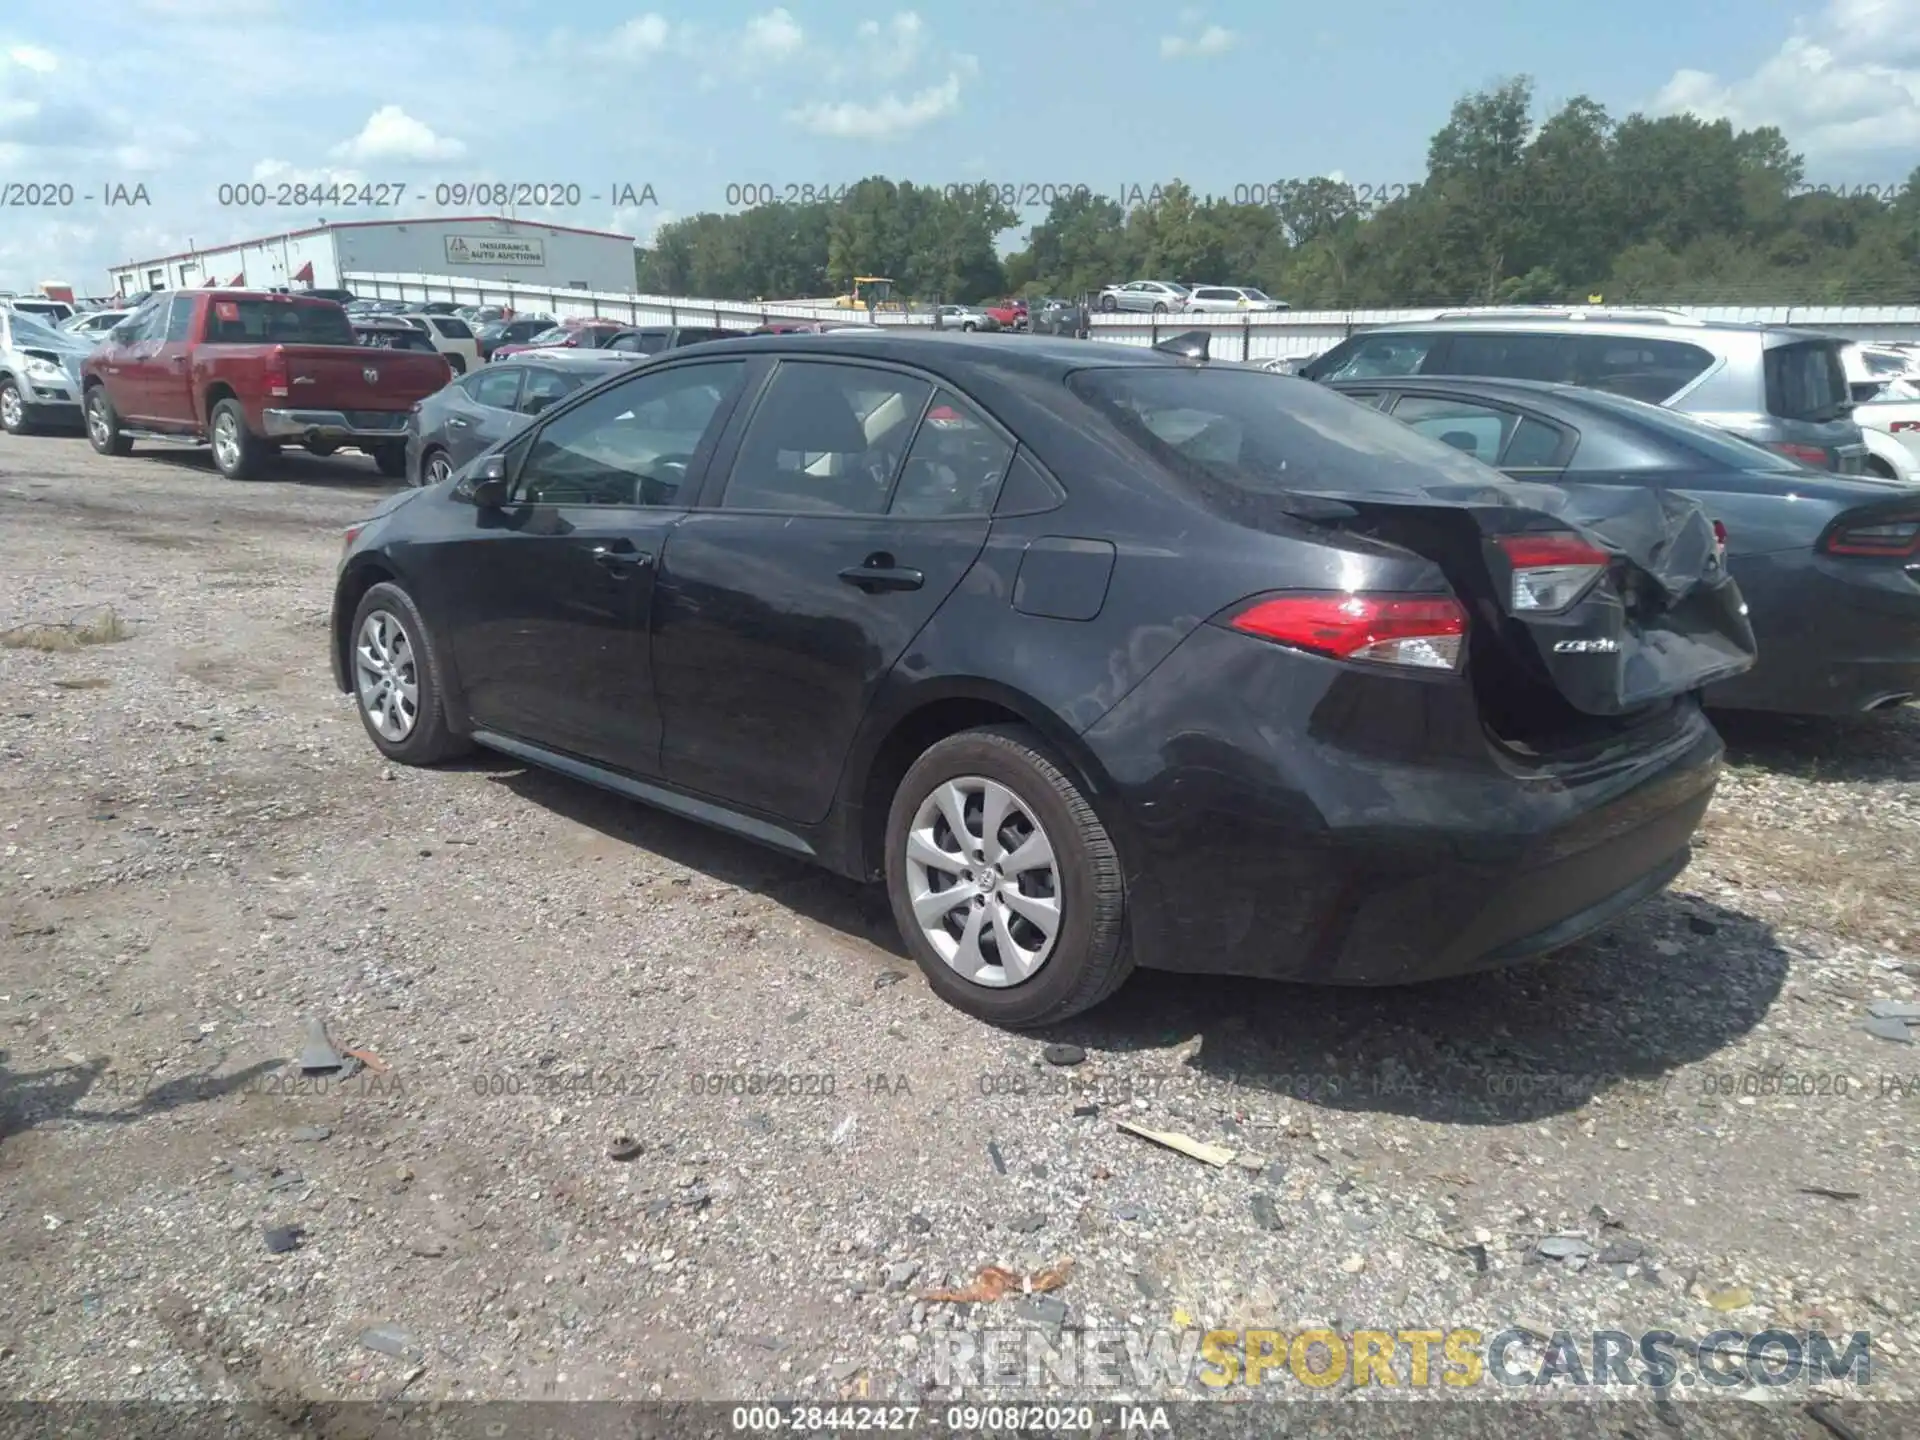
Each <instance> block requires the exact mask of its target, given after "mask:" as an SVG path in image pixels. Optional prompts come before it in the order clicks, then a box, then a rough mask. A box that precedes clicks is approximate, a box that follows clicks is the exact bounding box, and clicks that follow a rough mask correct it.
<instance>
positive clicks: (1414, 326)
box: [1353, 312, 1818, 344]
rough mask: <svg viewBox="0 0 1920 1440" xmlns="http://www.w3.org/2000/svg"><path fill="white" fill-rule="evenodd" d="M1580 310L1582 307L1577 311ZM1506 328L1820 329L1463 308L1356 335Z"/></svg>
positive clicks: (1810, 335) (1596, 331) (1642, 336)
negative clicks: (1456, 312)
mask: <svg viewBox="0 0 1920 1440" xmlns="http://www.w3.org/2000/svg"><path fill="white" fill-rule="evenodd" d="M1574 313H1577V312H1574ZM1502 330H1506V331H1515V332H1525V333H1527V334H1537V335H1589V334H1591V335H1615V336H1625V337H1629V338H1631V339H1635V340H1676V341H1679V342H1680V343H1682V344H1685V343H1686V341H1687V338H1688V337H1689V336H1696V335H1729V336H1730V335H1760V336H1763V337H1766V338H1768V339H1779V340H1808V339H1814V338H1818V337H1817V336H1816V335H1815V333H1814V332H1812V331H1807V330H1801V329H1796V328H1791V327H1788V326H1785V325H1762V324H1758V323H1752V322H1748V321H1742V320H1695V319H1692V318H1690V317H1680V318H1676V319H1671V320H1658V319H1652V318H1648V319H1639V320H1633V319H1611V318H1605V317H1589V316H1579V317H1578V318H1567V316H1566V314H1564V313H1562V312H1555V313H1554V314H1551V315H1513V316H1506V315H1496V314H1492V313H1489V312H1463V313H1461V314H1459V315H1457V316H1455V317H1454V318H1453V319H1451V320H1395V321H1389V322H1388V323H1387V324H1384V325H1373V326H1369V327H1368V328H1367V329H1365V330H1362V331H1360V332H1358V333H1357V334H1356V335H1355V336H1354V337H1353V338H1355V339H1356V340H1357V339H1364V338H1365V337H1366V336H1368V335H1419V334H1427V333H1431V332H1433V331H1447V332H1450V333H1459V332H1463V331H1465V332H1473V333H1481V332H1495V333H1497V332H1499V331H1502Z"/></svg>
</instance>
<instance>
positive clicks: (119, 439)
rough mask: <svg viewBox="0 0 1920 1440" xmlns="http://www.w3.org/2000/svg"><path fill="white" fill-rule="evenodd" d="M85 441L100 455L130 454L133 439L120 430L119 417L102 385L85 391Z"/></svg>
mask: <svg viewBox="0 0 1920 1440" xmlns="http://www.w3.org/2000/svg"><path fill="white" fill-rule="evenodd" d="M86 411H87V443H88V444H89V445H91V446H93V448H94V450H95V452H96V453H98V454H101V455H131V454H132V453H133V441H132V440H130V439H128V438H127V436H125V435H124V434H122V433H121V431H120V417H119V415H118V414H116V413H115V412H114V408H113V401H111V400H109V399H108V398H107V391H106V387H105V386H104V385H95V386H94V387H93V388H92V389H91V390H89V391H87V402H86Z"/></svg>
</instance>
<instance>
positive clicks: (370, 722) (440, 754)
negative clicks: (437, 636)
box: [347, 581, 473, 765]
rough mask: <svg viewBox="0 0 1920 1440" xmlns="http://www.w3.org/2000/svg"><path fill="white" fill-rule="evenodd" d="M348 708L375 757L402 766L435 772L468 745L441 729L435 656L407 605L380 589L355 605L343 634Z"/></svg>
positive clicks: (387, 586) (404, 598)
mask: <svg viewBox="0 0 1920 1440" xmlns="http://www.w3.org/2000/svg"><path fill="white" fill-rule="evenodd" d="M348 634H349V636H350V640H349V643H350V645H351V647H352V648H351V649H350V650H349V651H348V654H347V672H348V674H349V675H350V676H351V677H352V679H353V697H354V701H355V708H357V709H358V710H359V712H360V723H361V724H362V725H364V726H366V729H367V737H368V738H369V739H371V740H372V741H373V743H374V746H375V748H377V749H378V750H379V751H380V753H381V754H382V755H384V756H386V757H387V758H388V759H389V760H396V761H398V762H399V763H400V764H402V765H434V764H437V763H439V762H440V761H442V760H450V759H452V758H453V757H454V756H456V755H462V754H465V753H466V752H467V751H468V750H471V749H472V748H473V746H472V742H470V741H468V740H467V739H465V738H464V737H462V736H459V735H455V734H454V733H453V732H452V731H451V730H449V729H448V728H447V717H446V711H445V707H444V706H443V705H442V703H441V695H442V693H443V691H442V686H441V679H440V677H441V675H442V674H443V673H445V672H444V671H443V670H442V669H441V666H440V656H439V652H438V650H436V649H435V647H434V643H433V637H432V636H431V635H430V634H429V633H428V631H427V622H426V620H425V619H424V618H423V617H422V616H421V614H420V610H419V607H418V606H416V605H415V604H414V603H413V597H412V596H411V595H409V594H407V592H406V591H405V590H402V589H401V588H400V587H399V586H398V585H395V584H393V583H391V582H390V581H382V582H381V583H380V584H378V585H375V586H374V587H373V588H372V589H370V590H368V591H367V593H366V594H365V595H363V596H361V597H360V603H359V605H358V606H356V607H355V609H354V612H353V628H352V630H350V631H349V632H348Z"/></svg>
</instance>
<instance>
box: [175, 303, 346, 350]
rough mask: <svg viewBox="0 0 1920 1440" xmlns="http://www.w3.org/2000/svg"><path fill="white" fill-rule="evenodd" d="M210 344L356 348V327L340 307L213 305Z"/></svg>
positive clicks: (317, 304) (271, 304) (294, 304)
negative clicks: (351, 346)
mask: <svg viewBox="0 0 1920 1440" xmlns="http://www.w3.org/2000/svg"><path fill="white" fill-rule="evenodd" d="M209 309H210V314H209V315H208V319H207V336H206V340H205V342H204V343H206V344H208V345H355V344H358V343H359V342H358V341H357V340H356V339H355V338H354V333H353V326H352V324H351V323H349V321H348V320H347V312H346V311H344V310H342V309H341V308H340V307H339V306H338V305H328V304H321V303H313V304H305V305H303V304H300V303H298V302H288V301H285V300H221V299H218V298H216V299H214V300H213V301H212V302H211V303H210V307H209Z"/></svg>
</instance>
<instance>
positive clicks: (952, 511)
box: [887, 390, 1013, 516]
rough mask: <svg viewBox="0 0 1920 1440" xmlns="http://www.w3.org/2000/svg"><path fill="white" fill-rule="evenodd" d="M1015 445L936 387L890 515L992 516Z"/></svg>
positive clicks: (891, 506) (895, 494)
mask: <svg viewBox="0 0 1920 1440" xmlns="http://www.w3.org/2000/svg"><path fill="white" fill-rule="evenodd" d="M1012 459H1013V446H1011V445H1009V444H1008V443H1007V442H1006V440H1004V439H1003V438H1002V437H1001V435H1000V433H999V431H997V430H995V429H994V428H993V427H992V426H991V425H989V424H987V422H986V421H985V420H983V419H981V418H980V416H979V414H978V413H977V412H976V411H975V410H974V409H973V407H972V406H971V405H968V404H967V403H966V401H964V400H962V399H961V398H960V397H959V396H957V395H955V394H953V393H952V392H950V391H946V390H939V391H935V392H934V396H933V404H932V405H930V406H928V407H927V414H926V418H925V419H924V420H922V421H921V422H920V431H919V433H918V434H916V435H915V436H914V437H913V445H912V448H910V449H909V450H908V451H907V463H906V464H905V465H904V466H902V467H901V470H900V483H899V484H898V485H897V486H895V487H894V491H893V503H892V504H891V505H890V506H888V507H887V511H888V513H889V514H892V515H921V516H928V515H990V514H992V513H993V502H994V500H995V499H996V498H997V497H998V496H999V494H1000V482H1001V480H1002V479H1004V478H1005V477H1006V473H1007V465H1008V462H1010V461H1011V460H1012Z"/></svg>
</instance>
